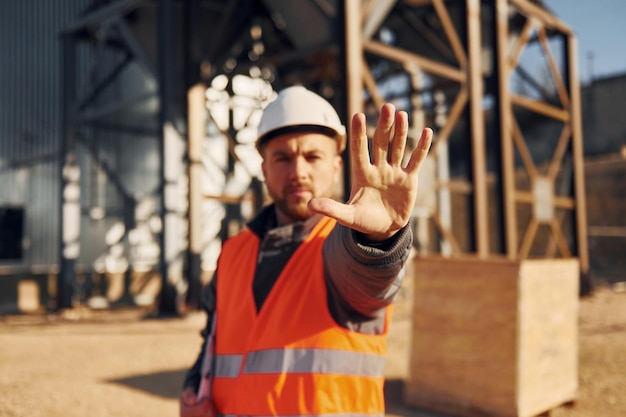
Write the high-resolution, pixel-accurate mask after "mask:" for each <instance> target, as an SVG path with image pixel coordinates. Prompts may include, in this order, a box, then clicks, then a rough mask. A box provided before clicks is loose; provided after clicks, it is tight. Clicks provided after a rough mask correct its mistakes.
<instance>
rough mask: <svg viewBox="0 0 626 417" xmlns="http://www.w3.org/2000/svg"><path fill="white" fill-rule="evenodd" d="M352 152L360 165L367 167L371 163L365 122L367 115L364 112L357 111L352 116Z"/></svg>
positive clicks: (353, 158) (355, 161) (353, 159)
mask: <svg viewBox="0 0 626 417" xmlns="http://www.w3.org/2000/svg"><path fill="white" fill-rule="evenodd" d="M350 152H351V154H352V161H353V162H354V163H356V164H358V165H359V166H360V167H366V166H368V165H369V164H370V157H369V153H368V147H367V126H366V123H365V115H364V114H363V113H357V114H355V115H354V116H353V117H352V129H350ZM353 167H354V164H353Z"/></svg>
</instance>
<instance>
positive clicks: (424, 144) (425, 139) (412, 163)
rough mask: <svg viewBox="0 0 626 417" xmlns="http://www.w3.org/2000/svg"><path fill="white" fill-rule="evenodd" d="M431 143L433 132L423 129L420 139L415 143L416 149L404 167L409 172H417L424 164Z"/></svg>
mask: <svg viewBox="0 0 626 417" xmlns="http://www.w3.org/2000/svg"><path fill="white" fill-rule="evenodd" d="M432 141H433V131H432V129H430V128H428V127H427V128H425V129H424V130H422V136H421V137H420V140H419V142H418V143H417V147H416V148H415V150H414V151H413V153H412V154H411V159H409V163H408V165H407V167H406V169H407V171H409V172H414V171H415V172H417V171H419V169H420V167H421V166H422V164H423V163H424V160H425V159H426V156H427V155H428V151H429V149H430V145H431V144H432Z"/></svg>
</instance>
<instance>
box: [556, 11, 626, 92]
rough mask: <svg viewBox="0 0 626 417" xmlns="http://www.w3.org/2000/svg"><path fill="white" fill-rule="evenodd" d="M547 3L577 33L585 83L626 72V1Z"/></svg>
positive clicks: (582, 75)
mask: <svg viewBox="0 0 626 417" xmlns="http://www.w3.org/2000/svg"><path fill="white" fill-rule="evenodd" d="M544 4H545V5H546V6H547V8H548V9H550V10H551V11H552V14H554V15H555V16H556V17H557V18H559V20H561V21H562V22H563V23H565V24H567V25H568V26H569V27H571V28H572V29H573V30H574V33H575V34H576V38H577V39H578V63H579V76H580V80H581V82H582V83H584V84H586V83H588V82H589V81H590V80H591V77H593V78H596V79H597V78H602V77H606V76H611V75H618V74H625V73H626V0H544Z"/></svg>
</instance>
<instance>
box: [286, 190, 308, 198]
mask: <svg viewBox="0 0 626 417" xmlns="http://www.w3.org/2000/svg"><path fill="white" fill-rule="evenodd" d="M286 194H287V195H289V196H293V197H297V198H304V197H310V196H311V195H312V194H313V193H312V192H311V190H310V189H309V188H306V187H289V188H287V190H286Z"/></svg>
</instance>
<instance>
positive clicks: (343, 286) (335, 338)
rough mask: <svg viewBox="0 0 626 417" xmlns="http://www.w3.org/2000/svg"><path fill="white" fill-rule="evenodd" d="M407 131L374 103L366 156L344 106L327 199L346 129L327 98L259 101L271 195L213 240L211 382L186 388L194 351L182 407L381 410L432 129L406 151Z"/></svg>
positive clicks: (291, 93) (224, 411) (208, 298)
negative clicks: (345, 191) (337, 195)
mask: <svg viewBox="0 0 626 417" xmlns="http://www.w3.org/2000/svg"><path fill="white" fill-rule="evenodd" d="M407 133H408V116H407V114H406V112H402V111H399V112H396V110H395V107H394V106H393V105H392V104H389V103H387V104H385V105H384V106H383V107H382V108H381V112H380V117H379V119H378V124H377V126H376V130H375V132H374V134H373V138H372V149H371V158H370V154H369V152H368V151H369V147H368V141H367V135H366V123H365V116H364V115H363V114H361V113H359V114H356V115H354V117H353V118H352V129H351V134H350V149H351V155H350V158H351V159H350V161H351V175H350V179H351V182H352V184H351V190H350V198H349V200H348V201H347V202H346V203H345V204H342V203H339V202H337V201H335V200H333V199H332V197H333V195H334V192H335V187H336V184H337V183H338V181H339V180H340V178H341V171H342V159H341V156H340V155H341V152H342V151H343V150H344V148H345V141H346V133H345V127H344V126H343V125H342V123H341V121H340V118H339V116H338V115H337V113H336V111H335V110H334V109H333V107H332V106H331V105H330V104H329V103H328V102H327V101H326V100H324V99H323V98H322V97H320V96H319V95H317V94H315V93H313V92H311V91H309V90H307V89H305V88H304V87H301V86H294V87H289V88H286V89H285V90H283V91H281V92H280V93H279V94H278V96H277V98H276V99H275V100H274V101H273V102H271V103H270V104H269V105H268V106H267V107H266V108H265V110H264V112H263V116H262V118H261V121H260V125H259V132H258V139H257V148H258V150H259V152H260V154H261V156H262V159H263V160H262V172H263V175H264V179H265V184H266V187H267V192H268V194H269V196H270V197H271V198H272V200H273V202H272V204H270V205H269V206H267V207H265V208H264V209H263V210H261V212H260V213H259V214H258V215H257V216H256V217H255V218H254V219H253V220H252V221H250V222H249V224H248V227H247V228H246V229H245V230H244V231H243V232H241V233H240V234H238V235H237V236H235V237H232V238H230V239H228V240H227V241H226V242H224V245H223V248H222V252H221V254H220V258H219V260H218V264H217V270H216V273H215V277H214V279H213V280H212V281H211V283H210V284H209V285H207V287H206V288H205V290H204V295H203V298H204V301H203V305H204V307H205V308H206V310H207V316H208V318H209V319H208V323H209V324H207V329H206V330H205V331H204V332H203V334H204V336H205V340H204V346H203V348H202V351H203V352H205V351H206V348H207V346H206V345H207V341H209V343H211V344H212V343H215V344H214V345H213V346H210V350H212V352H213V357H212V359H211V360H210V362H211V367H210V368H211V378H212V381H211V388H210V392H209V393H208V395H206V396H204V395H201V396H200V398H199V395H198V390H199V386H200V385H201V380H202V376H201V374H202V371H201V368H202V363H203V361H204V362H206V360H205V359H203V357H204V353H201V354H200V355H199V357H198V360H197V361H196V363H195V364H194V365H193V367H192V368H191V369H190V370H189V371H188V373H187V376H186V378H185V382H184V388H183V392H182V394H181V397H180V415H181V417H194V416H214V415H218V416H219V415H233V416H234V415H244V416H269V415H284V416H298V415H306V416H309V415H325V414H334V415H351V416H355V415H368V416H373V415H378V416H383V415H384V399H383V383H384V366H385V354H386V338H387V334H388V330H389V322H390V308H389V307H390V305H391V303H392V302H393V300H394V297H395V296H396V294H397V292H398V290H399V288H400V285H401V280H402V276H403V274H402V269H403V265H404V263H405V261H406V259H407V257H408V254H409V251H410V246H411V241H412V235H411V228H410V226H409V225H408V223H409V220H410V216H411V212H412V210H413V206H414V203H415V196H416V192H417V182H418V171H419V169H420V166H421V165H422V163H423V161H424V159H425V158H426V155H427V153H428V149H429V148H430V144H431V140H432V131H431V130H430V129H424V131H423V132H422V135H421V138H420V140H419V143H418V145H417V147H416V149H415V150H414V151H413V152H412V154H411V155H410V158H408V162H406V159H405V147H406V139H407ZM403 161H404V162H403ZM405 162H406V164H405ZM214 317H215V318H216V320H215V321H213V318H214ZM210 323H214V324H213V325H211V324H210ZM212 330H214V331H212ZM209 334H211V335H209Z"/></svg>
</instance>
